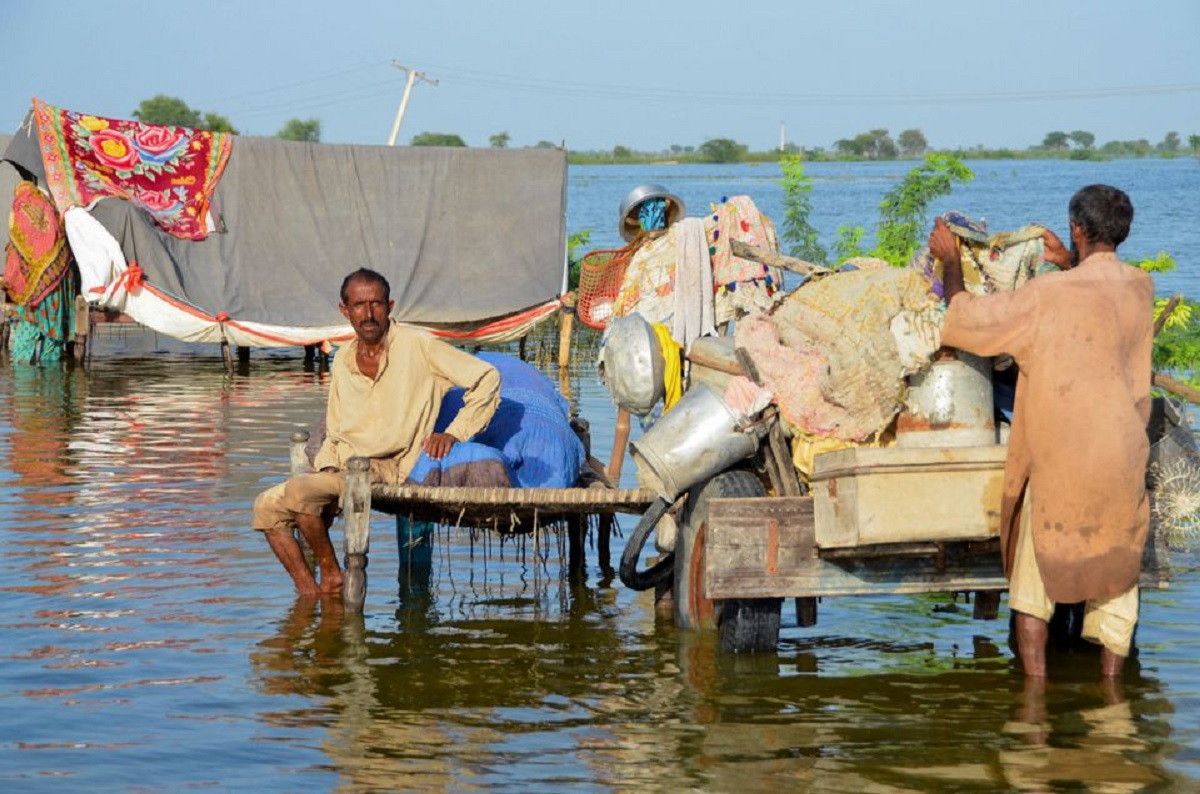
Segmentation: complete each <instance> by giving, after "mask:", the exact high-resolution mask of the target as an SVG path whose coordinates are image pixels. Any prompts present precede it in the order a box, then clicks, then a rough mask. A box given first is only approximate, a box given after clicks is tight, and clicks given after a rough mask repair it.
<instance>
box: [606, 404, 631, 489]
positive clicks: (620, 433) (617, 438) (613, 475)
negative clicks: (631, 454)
mask: <svg viewBox="0 0 1200 794" xmlns="http://www.w3.org/2000/svg"><path fill="white" fill-rule="evenodd" d="M628 445H629V411H626V410H625V409H624V408H621V409H619V410H618V411H617V428H616V434H615V435H614V436H613V448H612V455H611V456H610V457H609V459H608V472H607V474H608V479H609V480H611V481H612V482H613V484H614V485H619V484H620V482H621V465H622V464H623V463H624V462H625V448H626V447H627V446H628Z"/></svg>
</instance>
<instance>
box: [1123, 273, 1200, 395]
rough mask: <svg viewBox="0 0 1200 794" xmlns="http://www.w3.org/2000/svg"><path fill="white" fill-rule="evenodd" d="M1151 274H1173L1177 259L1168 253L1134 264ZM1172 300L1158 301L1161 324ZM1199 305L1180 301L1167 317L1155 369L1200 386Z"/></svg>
mask: <svg viewBox="0 0 1200 794" xmlns="http://www.w3.org/2000/svg"><path fill="white" fill-rule="evenodd" d="M1134 264H1135V265H1136V266H1137V267H1139V268H1141V269H1142V270H1144V271H1146V272H1147V273H1169V272H1171V271H1172V270H1174V269H1175V258H1174V257H1173V256H1171V255H1170V254H1169V253H1167V252H1166V251H1159V252H1158V253H1157V254H1156V255H1154V256H1152V257H1149V256H1148V257H1144V258H1143V259H1142V260H1141V261H1138V262H1135V263H1134ZM1168 302H1169V299H1168V298H1156V299H1155V301H1154V319H1155V320H1156V321H1157V320H1158V318H1159V317H1160V316H1161V315H1162V313H1163V310H1164V309H1165V308H1166V306H1167V303H1168ZM1197 308H1198V307H1197V305H1196V304H1195V303H1192V302H1190V301H1186V300H1184V301H1180V302H1179V305H1178V306H1176V307H1175V310H1174V311H1173V312H1171V315H1170V316H1169V317H1168V318H1167V321H1166V323H1165V324H1164V325H1163V329H1162V331H1160V332H1159V334H1158V336H1157V337H1155V339H1154V353H1153V357H1154V368H1155V369H1157V370H1164V371H1167V372H1170V373H1172V374H1173V375H1174V376H1175V377H1178V378H1179V379H1180V380H1183V381H1184V382H1186V383H1188V384H1190V385H1192V386H1197V387H1200V372H1198V370H1200V324H1198V323H1197V322H1196V319H1197V317H1198V316H1200V315H1198V314H1197Z"/></svg>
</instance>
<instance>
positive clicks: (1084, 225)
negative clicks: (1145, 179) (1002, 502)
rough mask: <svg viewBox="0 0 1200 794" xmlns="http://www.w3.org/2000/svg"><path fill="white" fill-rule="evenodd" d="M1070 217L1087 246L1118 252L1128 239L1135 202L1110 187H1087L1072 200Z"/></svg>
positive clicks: (1069, 209) (1069, 211)
mask: <svg viewBox="0 0 1200 794" xmlns="http://www.w3.org/2000/svg"><path fill="white" fill-rule="evenodd" d="M1067 215H1068V217H1069V218H1070V220H1071V223H1073V224H1075V225H1076V226H1078V227H1079V228H1080V229H1081V230H1082V231H1083V236H1084V238H1085V239H1086V240H1087V241H1088V242H1090V243H1105V244H1107V245H1111V246H1112V247H1113V248H1116V247H1117V246H1118V245H1120V244H1121V243H1123V242H1125V238H1126V237H1128V236H1129V226H1130V225H1131V224H1132V223H1133V202H1131V201H1130V200H1129V196H1128V195H1126V194H1125V191H1123V190H1118V189H1116V188H1115V187H1112V186H1110V185H1088V186H1087V187H1085V188H1081V189H1080V190H1079V192H1077V193H1076V194H1075V195H1074V196H1071V204H1070V206H1069V207H1068V208H1067Z"/></svg>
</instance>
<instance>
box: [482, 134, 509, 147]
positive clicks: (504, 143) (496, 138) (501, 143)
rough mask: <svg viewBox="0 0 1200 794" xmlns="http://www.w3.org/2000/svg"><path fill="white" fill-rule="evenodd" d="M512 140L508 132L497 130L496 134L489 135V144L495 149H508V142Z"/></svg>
mask: <svg viewBox="0 0 1200 794" xmlns="http://www.w3.org/2000/svg"><path fill="white" fill-rule="evenodd" d="M511 140H512V136H511V135H509V134H508V132H497V133H496V134H495V135H489V136H488V146H491V147H492V148H493V149H507V148H508V142H509V141H511Z"/></svg>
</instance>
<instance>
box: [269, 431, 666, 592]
mask: <svg viewBox="0 0 1200 794" xmlns="http://www.w3.org/2000/svg"><path fill="white" fill-rule="evenodd" d="M308 439H309V434H308V432H307V431H303V430H301V431H297V432H296V433H294V434H293V435H292V439H291V442H292V443H291V467H292V473H293V474H300V473H303V472H306V471H311V467H310V464H309V460H308V456H307V453H306V451H305V445H306V444H307V442H308ZM369 467H370V464H369V463H368V461H367V459H366V458H360V457H355V458H351V459H350V461H349V463H348V466H347V468H348V469H349V474H348V476H347V480H346V492H345V496H344V498H343V500H342V524H343V534H344V538H345V540H344V555H345V559H344V563H345V572H344V576H345V579H344V586H343V597H344V602H345V605H346V607H347V608H349V609H353V610H359V609H362V605H363V603H364V602H365V600H366V583H367V578H366V568H367V554H368V552H369V550H370V537H371V530H370V519H371V511H372V510H376V511H378V512H381V513H387V514H389V515H393V516H396V520H397V523H398V524H399V522H400V521H402V520H404V519H408V520H412V521H430V522H434V523H438V524H443V525H446V526H451V527H456V528H457V527H468V528H479V529H485V530H491V531H495V532H499V533H502V534H508V535H527V534H532V535H533V537H534V540H535V542H536V541H537V539H538V537H539V533H540V532H541V531H542V530H544V529H560V528H565V530H566V534H567V549H568V567H569V569H570V570H571V571H580V570H582V567H583V563H584V542H585V540H586V535H587V529H588V523H589V522H588V519H589V517H591V516H596V517H597V518H598V522H597V540H596V550H597V554H598V555H599V558H600V564H601V566H602V567H603V568H605V569H609V568H610V566H609V543H610V540H611V537H612V529H613V525H614V523H615V514H617V513H628V514H635V515H640V514H642V513H644V512H645V511H646V508H647V507H649V506H650V504H651V503H653V502H654V499H655V494H654V493H653V492H651V491H649V490H646V489H642V488H616V487H613V485H612V484H611V483H610V482H609V481H608V480H607V478H606V477H605V476H604V475H603V474H602V473H601V472H602V467H601V466H600V465H599V464H598V463H597V462H596V461H595V460H594V459H593V458H591V457H590V455H589V457H588V464H587V465H585V466H584V468H583V472H582V473H581V474H580V478H579V480H578V483H577V485H576V486H575V487H574V488H464V487H439V486H429V485H411V484H401V485H389V484H386V483H372V482H371V480H370V474H369Z"/></svg>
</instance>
